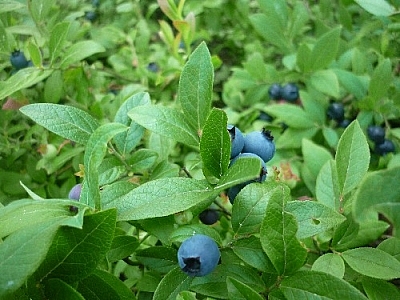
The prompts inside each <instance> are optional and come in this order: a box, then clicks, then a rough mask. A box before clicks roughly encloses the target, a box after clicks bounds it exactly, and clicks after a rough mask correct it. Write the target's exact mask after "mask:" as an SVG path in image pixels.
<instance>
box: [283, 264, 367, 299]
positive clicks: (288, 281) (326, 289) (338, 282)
mask: <svg viewBox="0 0 400 300" xmlns="http://www.w3.org/2000/svg"><path fill="white" fill-rule="evenodd" d="M327 283H329V284H327ZM279 289H280V290H281V291H282V292H283V294H284V295H285V297H286V299H287V300H298V299H313V300H314V299H315V300H326V299H332V300H367V298H366V297H365V296H364V295H363V294H362V293H361V292H360V291H359V290H357V289H356V288H355V287H354V286H352V285H351V284H350V283H348V282H347V281H344V280H342V279H340V278H337V277H335V276H333V275H330V274H327V273H321V272H316V271H299V272H297V273H295V274H293V275H292V276H289V277H287V278H285V279H283V280H282V283H281V285H280V287H279Z"/></svg>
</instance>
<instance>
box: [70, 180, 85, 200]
mask: <svg viewBox="0 0 400 300" xmlns="http://www.w3.org/2000/svg"><path fill="white" fill-rule="evenodd" d="M81 191H82V183H78V184H76V185H74V186H73V188H72V189H71V190H70V191H69V194H68V198H69V199H73V200H79V198H80V196H81Z"/></svg>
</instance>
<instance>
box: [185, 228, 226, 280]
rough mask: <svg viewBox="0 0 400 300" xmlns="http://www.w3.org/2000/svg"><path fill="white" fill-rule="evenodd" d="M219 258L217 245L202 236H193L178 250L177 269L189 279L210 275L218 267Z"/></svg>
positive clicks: (210, 239)
mask: <svg viewBox="0 0 400 300" xmlns="http://www.w3.org/2000/svg"><path fill="white" fill-rule="evenodd" d="M220 257H221V253H220V251H219V248H218V245H217V243H216V242H215V241H214V240H213V239H212V238H210V237H209V236H207V235H203V234H195V235H193V236H191V237H190V238H188V239H186V240H184V241H183V242H182V244H181V246H180V247H179V249H178V263H179V267H180V268H181V270H182V271H183V272H185V273H186V274H187V275H189V276H191V277H195V276H198V277H201V276H205V275H208V274H210V273H211V272H212V271H213V270H214V269H215V268H216V266H217V265H218V262H219V260H220Z"/></svg>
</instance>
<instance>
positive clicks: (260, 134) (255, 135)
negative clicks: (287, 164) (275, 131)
mask: <svg viewBox="0 0 400 300" xmlns="http://www.w3.org/2000/svg"><path fill="white" fill-rule="evenodd" d="M273 140H274V137H273V136H272V135H271V131H270V130H265V129H264V128H263V130H262V131H252V132H250V133H248V134H246V136H245V137H244V147H243V150H242V152H243V153H254V154H256V155H258V156H259V157H261V158H262V159H263V160H264V162H268V161H270V160H271V159H272V157H273V156H274V154H275V143H274V142H273Z"/></svg>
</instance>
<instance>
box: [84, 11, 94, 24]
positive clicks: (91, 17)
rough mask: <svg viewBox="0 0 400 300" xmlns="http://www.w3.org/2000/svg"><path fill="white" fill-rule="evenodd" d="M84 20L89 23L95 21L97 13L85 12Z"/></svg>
mask: <svg viewBox="0 0 400 300" xmlns="http://www.w3.org/2000/svg"><path fill="white" fill-rule="evenodd" d="M85 19H86V20H88V21H90V22H93V21H95V20H96V19H97V13H96V12H95V11H87V12H86V13H85Z"/></svg>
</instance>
